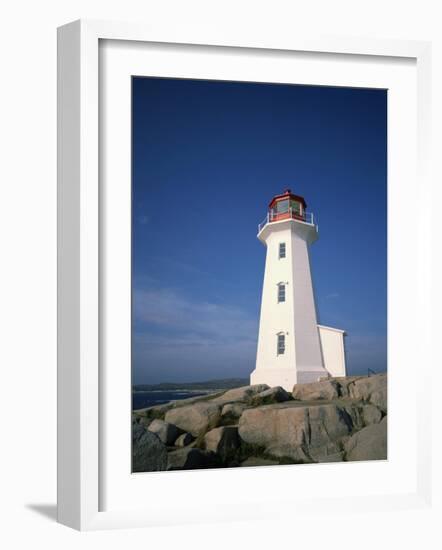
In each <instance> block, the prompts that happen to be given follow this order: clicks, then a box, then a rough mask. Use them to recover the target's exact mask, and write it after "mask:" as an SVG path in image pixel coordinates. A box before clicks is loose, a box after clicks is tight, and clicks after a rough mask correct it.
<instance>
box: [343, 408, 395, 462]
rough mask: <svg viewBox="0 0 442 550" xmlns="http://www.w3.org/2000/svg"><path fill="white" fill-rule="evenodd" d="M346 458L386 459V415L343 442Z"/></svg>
mask: <svg viewBox="0 0 442 550" xmlns="http://www.w3.org/2000/svg"><path fill="white" fill-rule="evenodd" d="M345 452H346V460H386V459H387V417H386V416H385V417H384V418H383V419H382V420H381V422H380V423H379V424H372V425H370V426H367V427H366V428H363V429H362V430H360V431H359V432H356V433H355V434H354V435H352V437H350V439H348V441H347V442H346V443H345Z"/></svg>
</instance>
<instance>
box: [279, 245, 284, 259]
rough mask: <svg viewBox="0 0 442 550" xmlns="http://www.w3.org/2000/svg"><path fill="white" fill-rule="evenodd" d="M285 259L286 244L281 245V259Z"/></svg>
mask: <svg viewBox="0 0 442 550" xmlns="http://www.w3.org/2000/svg"><path fill="white" fill-rule="evenodd" d="M281 258H285V243H279V259H281Z"/></svg>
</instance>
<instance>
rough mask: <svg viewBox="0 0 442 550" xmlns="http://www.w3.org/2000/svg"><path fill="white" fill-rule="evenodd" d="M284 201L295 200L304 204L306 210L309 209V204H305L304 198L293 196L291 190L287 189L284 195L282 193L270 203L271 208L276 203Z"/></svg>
mask: <svg viewBox="0 0 442 550" xmlns="http://www.w3.org/2000/svg"><path fill="white" fill-rule="evenodd" d="M282 199H293V200H295V201H298V202H300V203H302V205H303V206H304V208H307V203H306V202H305V200H304V197H301V196H300V195H295V194H293V193H292V191H291V189H286V190H285V191H284V193H281V194H280V195H275V196H274V197H273V199H272V200H271V201H270V203H269V208H271V207H272V206H273V204H274V203H275V202H276V201H279V200H282Z"/></svg>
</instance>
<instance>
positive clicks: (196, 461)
mask: <svg viewBox="0 0 442 550" xmlns="http://www.w3.org/2000/svg"><path fill="white" fill-rule="evenodd" d="M219 465H220V462H219V459H218V457H217V456H216V455H214V454H213V453H210V452H208V451H202V450H201V449H196V448H194V447H185V448H184V449H178V450H177V451H172V452H170V453H168V456H167V469H168V470H198V469H202V468H216V467H217V466H219Z"/></svg>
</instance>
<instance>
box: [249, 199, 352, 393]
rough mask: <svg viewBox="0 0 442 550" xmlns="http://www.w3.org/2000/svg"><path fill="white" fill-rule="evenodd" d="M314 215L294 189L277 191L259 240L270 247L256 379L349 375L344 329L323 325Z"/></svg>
mask: <svg viewBox="0 0 442 550" xmlns="http://www.w3.org/2000/svg"><path fill="white" fill-rule="evenodd" d="M317 238H318V228H317V226H316V224H315V221H314V218H313V214H311V213H309V212H307V204H306V202H305V200H304V199H303V197H300V196H298V195H294V194H293V193H292V192H291V191H290V189H287V190H286V191H285V192H284V193H283V194H281V195H277V196H275V197H274V198H273V199H272V201H271V202H270V204H269V209H268V213H267V217H266V219H265V221H264V222H263V223H262V224H260V226H259V228H258V239H259V240H260V241H261V242H262V243H263V244H264V245H265V246H266V247H267V253H266V264H265V273H264V284H263V291H262V301H261V316H260V323H259V335H258V350H257V357H256V368H255V370H254V371H253V372H252V374H251V383H252V384H262V383H265V384H268V385H269V386H282V387H283V388H285V389H286V390H288V391H291V390H292V389H293V386H294V384H303V383H306V382H314V381H317V380H319V379H321V378H325V377H328V376H330V375H332V376H345V374H346V366H345V350H344V335H345V332H344V331H343V330H339V329H333V328H330V327H324V326H322V325H318V320H317V313H316V305H315V297H314V292H313V285H312V276H311V271H310V260H309V250H308V249H309V245H311V244H312V243H313V242H315V241H316V239H317Z"/></svg>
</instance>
